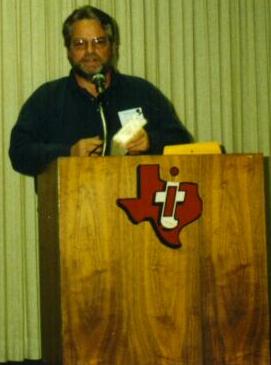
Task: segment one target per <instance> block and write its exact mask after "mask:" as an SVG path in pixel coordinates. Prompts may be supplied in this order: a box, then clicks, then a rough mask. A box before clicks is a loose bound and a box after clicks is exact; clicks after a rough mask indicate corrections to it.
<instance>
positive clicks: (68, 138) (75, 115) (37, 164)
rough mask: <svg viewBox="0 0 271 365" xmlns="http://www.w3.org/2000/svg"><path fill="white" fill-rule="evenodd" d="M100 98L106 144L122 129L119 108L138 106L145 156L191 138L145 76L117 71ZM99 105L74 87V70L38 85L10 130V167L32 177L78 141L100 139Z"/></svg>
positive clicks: (67, 151)
mask: <svg viewBox="0 0 271 365" xmlns="http://www.w3.org/2000/svg"><path fill="white" fill-rule="evenodd" d="M101 101H102V103H103V107H104V111H105V117H106V121H107V128H108V146H110V141H111V139H112V136H113V135H114V134H115V133H116V132H117V131H118V130H119V129H120V127H121V124H120V120H119V117H118V112H119V111H124V110H127V109H132V108H138V107H141V108H142V110H143V114H144V117H145V118H146V119H147V121H148V123H147V125H146V126H145V129H146V130H147V132H148V134H149V137H150V144H151V148H150V150H149V151H148V154H161V153H162V150H163V147H164V146H165V145H170V144H179V143H189V142H191V135H190V134H189V132H188V131H187V130H186V129H185V128H184V126H183V125H182V124H181V122H180V120H179V119H178V117H177V116H176V113H175V111H174V109H173V107H172V105H171V103H170V102H169V101H168V100H167V99H166V97H165V96H164V95H163V94H162V93H161V92H160V91H159V90H158V89H157V88H156V87H154V86H153V85H152V84H151V83H149V82H148V81H146V80H143V79H141V78H138V77H134V76H127V75H122V74H120V73H115V74H113V77H112V83H111V85H110V87H109V88H108V89H106V91H105V93H104V94H103V96H102V99H101ZM98 103H99V100H98V99H97V98H94V97H92V96H91V95H90V94H89V93H88V92H87V91H86V90H84V89H82V88H80V87H79V86H78V84H77V82H76V80H75V77H74V75H73V73H71V74H70V76H69V77H64V78H61V79H59V80H56V81H51V82H48V83H45V84H44V85H42V86H40V87H39V88H38V89H37V90H36V91H35V92H34V93H33V94H32V95H31V97H30V98H29V99H28V100H27V101H26V103H25V104H24V105H23V107H22V110H21V112H20V114H19V117H18V120H17V123H16V124H15V126H14V128H13V129H12V133H11V141H10V149H9V154H10V159H11V162H12V166H13V168H14V169H15V170H17V171H18V172H21V173H23V174H27V175H32V176H36V175H37V174H39V173H40V172H41V171H42V170H43V169H44V168H45V167H46V165H47V164H48V163H49V162H51V161H52V160H54V159H56V158H57V157H60V156H69V155H70V148H71V146H72V145H73V144H74V143H75V142H77V141H78V140H79V139H82V138H87V137H93V136H97V135H100V136H101V138H102V135H103V133H102V122H101V118H100V113H99V111H98ZM107 154H110V149H107Z"/></svg>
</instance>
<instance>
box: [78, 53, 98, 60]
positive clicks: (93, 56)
mask: <svg viewBox="0 0 271 365" xmlns="http://www.w3.org/2000/svg"><path fill="white" fill-rule="evenodd" d="M88 61H100V62H101V61H102V60H101V57H100V56H99V55H97V54H96V53H89V54H87V55H85V56H84V57H82V59H81V62H88Z"/></svg>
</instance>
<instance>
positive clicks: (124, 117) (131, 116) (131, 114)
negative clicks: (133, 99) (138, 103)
mask: <svg viewBox="0 0 271 365" xmlns="http://www.w3.org/2000/svg"><path fill="white" fill-rule="evenodd" d="M118 116H119V118H120V123H121V125H122V127H123V126H124V125H125V124H126V123H128V122H129V121H130V120H135V119H142V118H144V115H143V112H142V108H141V107H138V108H133V109H127V110H122V111H120V112H118Z"/></svg>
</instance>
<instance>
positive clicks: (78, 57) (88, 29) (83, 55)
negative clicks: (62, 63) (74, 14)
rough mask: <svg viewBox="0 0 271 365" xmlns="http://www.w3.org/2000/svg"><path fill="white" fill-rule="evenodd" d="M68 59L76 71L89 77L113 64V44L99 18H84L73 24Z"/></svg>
mask: <svg viewBox="0 0 271 365" xmlns="http://www.w3.org/2000/svg"><path fill="white" fill-rule="evenodd" d="M68 59H69V61H70V64H71V65H72V66H73V68H74V69H75V71H76V72H77V73H78V74H79V75H81V76H82V77H85V78H88V79H89V78H90V77H91V76H92V75H93V74H95V73H97V72H100V71H102V70H107V69H108V67H110V66H111V63H112V45H111V42H110V40H109V39H108V36H107V34H106V32H105V30H104V29H103V28H102V26H101V24H100V23H99V22H98V21H97V20H94V19H83V20H78V21H77V22H75V23H74V24H73V27H72V36H71V44H70V47H69V49H68Z"/></svg>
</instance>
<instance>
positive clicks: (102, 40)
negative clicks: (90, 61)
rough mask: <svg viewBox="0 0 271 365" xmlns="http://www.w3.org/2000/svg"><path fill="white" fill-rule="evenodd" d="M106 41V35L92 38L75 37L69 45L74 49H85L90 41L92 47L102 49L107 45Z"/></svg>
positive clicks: (107, 40)
mask: <svg viewBox="0 0 271 365" xmlns="http://www.w3.org/2000/svg"><path fill="white" fill-rule="evenodd" d="M108 42H109V39H108V37H95V38H92V39H85V38H75V39H73V40H72V41H71V46H72V47H73V48H74V49H75V50H85V49H86V48H88V45H89V43H90V44H91V47H92V48H98V49H102V48H105V47H106V46H107V45H108Z"/></svg>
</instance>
